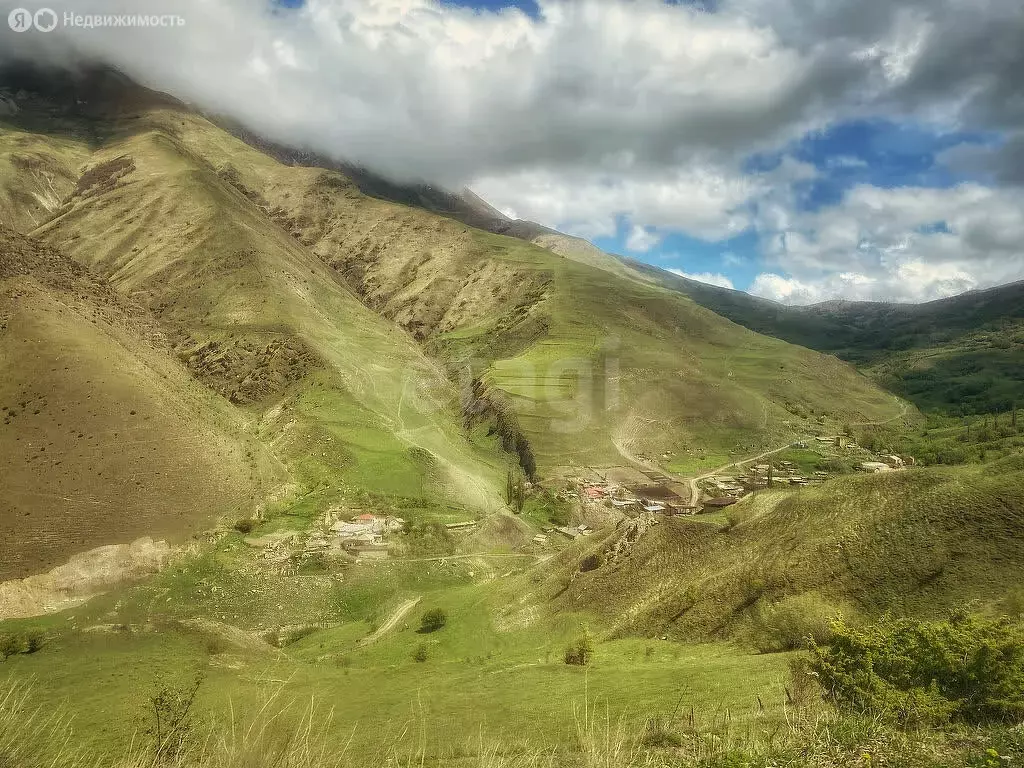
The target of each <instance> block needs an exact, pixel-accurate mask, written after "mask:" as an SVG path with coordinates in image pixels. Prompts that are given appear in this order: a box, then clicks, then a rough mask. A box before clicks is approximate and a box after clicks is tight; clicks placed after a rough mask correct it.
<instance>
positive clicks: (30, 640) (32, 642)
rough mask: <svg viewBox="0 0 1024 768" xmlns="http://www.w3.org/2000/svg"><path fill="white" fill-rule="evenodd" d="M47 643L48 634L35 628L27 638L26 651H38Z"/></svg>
mask: <svg viewBox="0 0 1024 768" xmlns="http://www.w3.org/2000/svg"><path fill="white" fill-rule="evenodd" d="M45 644H46V635H44V634H43V633H42V632H40V631H39V630H33V631H32V632H29V633H28V637H26V638H25V653H38V652H39V651H41V650H42V649H43V646H44V645H45Z"/></svg>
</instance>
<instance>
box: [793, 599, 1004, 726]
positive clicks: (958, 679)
mask: <svg viewBox="0 0 1024 768" xmlns="http://www.w3.org/2000/svg"><path fill="white" fill-rule="evenodd" d="M811 664H812V669H813V671H814V672H815V674H817V676H818V679H819V681H820V683H821V686H822V688H823V690H824V693H825V695H826V697H828V698H830V699H831V700H832V701H834V702H835V703H836V704H839V705H841V706H844V707H848V708H850V709H854V710H856V711H860V712H865V713H872V714H877V713H880V714H885V715H888V716H891V717H894V718H896V719H897V720H898V721H899V722H900V723H901V724H903V725H911V724H937V723H945V722H948V721H951V720H953V721H962V722H966V723H971V724H984V723H998V722H1019V721H1020V719H1021V718H1022V717H1024V634H1022V632H1021V628H1020V626H1019V625H1017V624H1014V623H1012V622H1010V621H1009V620H1007V619H1001V620H993V619H986V618H981V617H977V616H971V615H968V614H966V613H962V612H961V613H957V614H954V615H953V616H952V617H951V618H950V619H949V620H948V621H933V622H927V621H915V620H913V619H892V618H888V619H884V620H883V621H881V622H879V623H877V624H874V625H872V626H869V627H865V628H863V629H857V628H855V627H851V626H849V625H848V624H846V623H845V622H843V621H841V620H840V621H835V622H833V624H832V635H831V637H830V638H829V640H828V642H827V643H825V644H822V645H816V646H815V647H814V648H813V651H812V662H811Z"/></svg>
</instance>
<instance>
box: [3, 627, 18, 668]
mask: <svg viewBox="0 0 1024 768" xmlns="http://www.w3.org/2000/svg"><path fill="white" fill-rule="evenodd" d="M21 650H22V644H21V638H20V637H18V636H17V635H11V634H6V633H5V634H2V635H0V656H2V657H3V658H4V660H5V661H6V660H7V657H8V656H14V655H15V654H17V653H21Z"/></svg>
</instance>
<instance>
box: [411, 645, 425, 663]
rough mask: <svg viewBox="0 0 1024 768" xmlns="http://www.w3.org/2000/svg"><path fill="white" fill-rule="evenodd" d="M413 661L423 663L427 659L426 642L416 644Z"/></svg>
mask: <svg viewBox="0 0 1024 768" xmlns="http://www.w3.org/2000/svg"><path fill="white" fill-rule="evenodd" d="M412 658H413V661H418V662H420V663H423V662H424V661H426V660H427V645H426V643H420V644H419V645H417V646H416V650H415V651H413V654H412Z"/></svg>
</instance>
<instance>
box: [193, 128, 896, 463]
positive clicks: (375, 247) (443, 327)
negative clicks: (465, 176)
mask: <svg viewBox="0 0 1024 768" xmlns="http://www.w3.org/2000/svg"><path fill="white" fill-rule="evenodd" d="M190 135H192V136H195V137H197V139H196V141H197V142H200V143H201V144H202V146H200V144H199V143H197V144H196V145H195V151H196V152H199V153H202V154H203V155H204V156H207V157H220V158H224V162H226V163H229V164H230V165H231V167H230V168H224V169H222V171H223V173H224V174H225V177H226V178H230V179H232V180H233V183H234V184H235V185H236V187H237V188H238V189H239V190H241V191H243V193H244V194H245V195H247V196H248V197H250V199H253V200H255V201H257V202H258V203H259V204H260V206H261V207H262V208H263V209H264V210H266V211H267V212H269V214H270V215H271V216H272V217H273V218H274V219H275V220H276V221H277V222H278V223H279V224H281V225H282V226H283V227H284V228H285V229H286V230H288V231H290V232H292V234H293V235H294V236H295V237H296V238H297V239H298V240H299V241H300V242H302V243H303V244H304V245H306V246H308V247H309V248H310V249H311V250H312V251H313V252H314V253H316V254H317V255H319V256H320V257H321V258H322V259H323V260H324V261H325V262H326V263H328V264H329V265H331V266H332V267H334V269H335V270H336V271H337V272H338V273H339V274H340V275H343V276H344V277H345V279H346V280H347V282H348V283H349V284H350V285H352V286H353V288H354V289H355V290H356V291H357V292H358V293H359V294H360V295H361V296H362V297H363V299H364V301H365V302H366V303H367V304H369V305H370V306H371V307H373V308H374V309H377V310H378V311H380V312H381V313H382V314H383V315H384V316H385V317H388V318H391V319H393V320H394V321H396V322H398V323H399V324H400V325H402V326H403V327H405V328H406V329H408V330H409V332H410V333H411V334H413V335H414V336H415V337H416V338H417V339H419V340H420V341H422V342H423V344H424V346H425V348H426V349H427V350H429V351H431V352H432V354H433V355H434V356H435V357H437V358H439V359H440V360H442V361H443V362H444V363H445V365H446V366H447V367H448V369H449V371H450V372H451V373H452V375H453V376H454V377H456V378H460V377H461V378H462V379H463V380H468V381H472V380H474V379H478V380H479V385H478V387H477V389H476V390H475V394H476V395H483V397H485V398H487V399H489V401H496V402H498V403H500V404H502V406H501V407H504V408H507V409H509V410H510V411H511V412H512V413H514V417H515V418H514V420H515V422H516V425H517V427H518V428H519V429H520V430H521V431H522V433H523V434H524V435H525V436H526V438H527V439H528V441H529V443H530V445H531V447H532V451H533V453H534V454H535V455H536V458H537V460H538V462H539V464H540V465H541V466H542V467H544V468H547V469H551V468H552V467H554V466H557V465H566V464H603V465H608V464H616V463H619V464H621V463H622V462H623V461H628V460H629V458H631V457H633V456H636V455H638V454H646V455H655V454H657V455H661V454H663V453H666V452H673V453H675V454H676V455H677V456H678V457H680V458H679V459H678V462H677V463H676V466H677V467H679V468H684V467H686V466H688V464H689V463H690V462H698V463H699V462H701V461H702V457H703V460H704V461H706V462H707V463H714V462H715V461H717V460H718V457H720V456H721V455H724V454H728V453H729V452H731V451H738V452H743V451H746V450H750V449H754V448H757V447H760V446H763V445H770V444H777V443H778V442H779V441H785V440H788V439H790V438H792V436H794V435H798V434H806V433H807V432H809V431H821V430H829V429H835V428H837V424H840V423H842V422H846V421H855V422H860V421H875V420H886V419H891V418H893V417H896V416H898V415H899V414H901V413H902V412H903V409H902V408H901V407H900V405H899V404H898V403H896V402H894V400H893V398H891V397H890V396H887V395H886V394H884V393H883V392H881V391H880V390H878V389H877V388H875V387H873V386H872V385H871V384H870V383H869V382H868V381H867V380H865V379H864V378H863V377H861V376H859V375H858V374H857V373H856V372H855V371H853V370H852V369H851V368H850V367H848V366H846V365H844V364H842V363H840V362H838V361H836V360H835V359H832V358H828V357H825V356H822V355H818V354H815V353H812V352H810V351H808V350H804V349H799V348H797V347H793V346H792V345H788V344H784V343H780V342H778V341H777V340H774V339H769V338H766V337H764V336H760V335H757V334H754V333H751V332H749V331H747V330H745V329H743V328H740V327H738V326H737V325H735V324H733V323H730V322H728V321H726V320H723V319H722V318H720V317H718V316H716V315H714V314H713V313H711V312H709V311H707V310H705V309H703V308H701V307H700V306H698V305H697V304H695V303H694V302H692V301H690V300H688V299H686V298H685V297H682V296H680V295H678V293H677V292H674V291H672V290H668V289H665V288H662V287H660V286H656V285H651V284H649V283H647V282H645V281H643V280H639V279H635V278H634V277H633V275H632V273H631V271H630V270H628V269H624V270H622V272H621V273H620V274H616V273H614V272H609V271H607V270H605V269H601V268H598V267H595V266H593V265H592V264H590V263H588V262H587V260H586V259H572V258H565V257H561V256H558V255H555V254H553V253H551V252H550V251H547V250H545V249H542V248H538V247H535V246H532V245H529V244H526V243H524V242H522V241H521V240H519V239H515V238H510V237H503V236H499V235H494V234H490V233H486V232H481V231H479V230H475V229H472V228H470V227H467V226H465V225H463V224H461V223H458V222H456V221H454V220H452V219H450V218H447V217H440V216H437V215H434V214H430V213H427V212H425V211H423V210H422V209H419V208H413V207H408V206H401V205H396V204H394V203H391V202H387V201H382V200H379V199H375V198H370V197H367V196H365V195H363V194H362V193H361V192H360V191H359V189H358V187H357V185H356V183H355V182H353V181H351V180H350V179H348V178H347V177H345V176H343V175H341V174H340V173H338V172H332V171H325V170H321V169H315V168H309V167H301V168H299V167H287V166H283V165H279V164H274V165H271V164H269V162H268V161H265V160H264V161H261V162H260V163H259V164H255V163H253V162H251V161H248V160H246V161H243V160H241V159H239V160H237V161H236V160H234V159H232V158H235V157H236V156H239V155H240V150H239V146H241V142H238V141H236V140H235V139H233V138H232V137H229V136H227V135H226V134H219V135H218V134H213V133H212V132H209V131H195V132H190ZM245 157H248V155H245ZM624 456H626V457H627V458H626V459H624V458H623V457H624Z"/></svg>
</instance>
